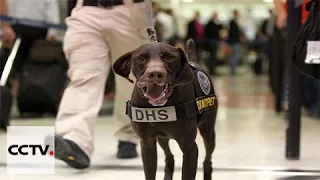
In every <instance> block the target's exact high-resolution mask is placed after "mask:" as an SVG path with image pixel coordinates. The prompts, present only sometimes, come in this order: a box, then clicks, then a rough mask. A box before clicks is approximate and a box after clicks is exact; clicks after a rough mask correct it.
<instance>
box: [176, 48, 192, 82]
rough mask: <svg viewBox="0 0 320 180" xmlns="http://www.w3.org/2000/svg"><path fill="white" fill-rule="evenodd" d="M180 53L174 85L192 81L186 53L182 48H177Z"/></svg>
mask: <svg viewBox="0 0 320 180" xmlns="http://www.w3.org/2000/svg"><path fill="white" fill-rule="evenodd" d="M177 49H178V51H179V53H180V69H179V72H178V74H177V76H176V80H175V83H174V86H181V85H183V84H188V83H190V82H192V81H193V73H192V71H191V69H190V67H189V62H188V57H187V54H186V53H185V52H184V50H183V49H181V48H177Z"/></svg>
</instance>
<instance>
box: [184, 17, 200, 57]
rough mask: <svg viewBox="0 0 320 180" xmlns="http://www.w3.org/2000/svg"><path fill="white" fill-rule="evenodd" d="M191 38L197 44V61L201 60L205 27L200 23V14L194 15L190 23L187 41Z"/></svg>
mask: <svg viewBox="0 0 320 180" xmlns="http://www.w3.org/2000/svg"><path fill="white" fill-rule="evenodd" d="M189 38H191V39H193V40H194V41H195V42H196V49H197V61H200V60H201V48H202V46H203V38H204V27H203V25H202V24H201V22H200V12H199V11H196V12H195V13H194V18H193V20H192V21H190V22H189V23H188V29H187V36H186V40H188V39H189Z"/></svg>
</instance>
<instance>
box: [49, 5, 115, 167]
mask: <svg viewBox="0 0 320 180" xmlns="http://www.w3.org/2000/svg"><path fill="white" fill-rule="evenodd" d="M87 8H88V7H83V8H81V9H79V10H78V11H76V12H73V13H74V14H73V16H72V17H71V18H69V19H68V20H67V24H68V31H67V33H66V36H65V47H64V50H65V54H66V57H67V59H68V62H69V70H68V76H69V79H70V83H69V85H68V87H67V88H66V90H65V92H64V94H63V98H62V101H61V104H60V108H59V113H58V116H57V121H56V133H57V135H56V137H55V147H56V148H55V157H56V158H58V159H60V160H63V161H65V162H66V163H67V164H69V165H70V166H72V167H74V168H79V169H83V168H86V167H88V166H89V164H90V157H91V155H92V152H93V150H94V141H93V139H94V125H95V120H96V119H97V116H98V112H99V110H100V108H101V105H102V101H103V94H104V87H105V82H106V78H107V75H108V73H109V69H110V64H111V63H110V61H109V59H108V57H109V56H108V47H107V45H106V43H105V41H104V40H103V38H104V37H103V35H102V34H103V33H101V31H100V30H99V29H101V28H100V27H99V24H101V20H100V19H101V17H100V16H101V14H102V13H101V11H105V10H103V9H99V8H90V7H89V8H88V9H87ZM93 10H94V11H93ZM88 12H89V13H88Z"/></svg>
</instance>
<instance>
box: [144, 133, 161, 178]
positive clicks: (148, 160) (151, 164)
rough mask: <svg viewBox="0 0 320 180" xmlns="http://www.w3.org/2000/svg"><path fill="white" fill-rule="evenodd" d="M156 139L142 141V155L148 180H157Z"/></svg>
mask: <svg viewBox="0 0 320 180" xmlns="http://www.w3.org/2000/svg"><path fill="white" fill-rule="evenodd" d="M156 142H157V141H156V139H155V138H153V139H145V140H144V139H142V140H141V155H142V161H143V169H144V174H145V178H146V180H155V179H156V171H157V160H158V159H157V146H156Z"/></svg>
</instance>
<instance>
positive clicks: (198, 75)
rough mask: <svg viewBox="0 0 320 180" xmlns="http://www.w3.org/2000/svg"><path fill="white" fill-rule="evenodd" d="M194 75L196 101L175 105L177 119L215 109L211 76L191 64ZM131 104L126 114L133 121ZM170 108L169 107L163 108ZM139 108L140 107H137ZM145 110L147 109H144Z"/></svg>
mask: <svg viewBox="0 0 320 180" xmlns="http://www.w3.org/2000/svg"><path fill="white" fill-rule="evenodd" d="M190 68H191V69H192V72H193V75H194V80H193V83H194V86H193V87H194V90H195V97H196V99H195V100H193V101H189V102H186V103H183V104H177V105H175V106H174V107H175V111H176V116H177V119H180V118H185V117H192V116H197V115H200V114H202V113H203V112H204V111H206V110H209V109H210V108H213V107H214V106H215V105H216V101H217V100H216V96H215V91H214V88H213V85H212V82H211V80H210V76H208V74H207V73H206V72H205V70H204V69H202V68H201V67H200V66H199V65H197V64H195V63H192V62H191V63H190ZM132 107H133V106H132V105H131V102H130V101H128V102H127V104H126V114H127V115H128V116H129V117H130V119H131V120H132V111H131V108H132ZM163 107H168V106H163ZM135 108H139V107H135ZM144 109H145V108H144ZM147 109H161V107H154V108H147Z"/></svg>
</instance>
